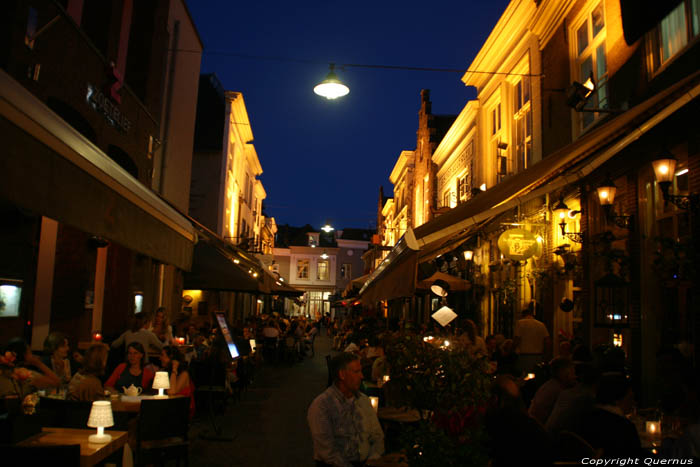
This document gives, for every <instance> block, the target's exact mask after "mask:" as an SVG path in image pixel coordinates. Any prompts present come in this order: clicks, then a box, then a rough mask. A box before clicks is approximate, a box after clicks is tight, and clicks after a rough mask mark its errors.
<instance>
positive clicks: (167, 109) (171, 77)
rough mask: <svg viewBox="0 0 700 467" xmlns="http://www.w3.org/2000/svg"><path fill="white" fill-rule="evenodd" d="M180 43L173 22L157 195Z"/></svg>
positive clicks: (161, 185) (177, 25) (162, 176)
mask: <svg viewBox="0 0 700 467" xmlns="http://www.w3.org/2000/svg"><path fill="white" fill-rule="evenodd" d="M179 43H180V21H175V25H174V27H173V42H172V44H171V47H170V50H171V52H172V54H171V57H170V67H169V69H168V88H167V89H166V92H165V110H164V112H165V115H164V116H163V146H162V147H161V150H160V179H159V180H158V193H160V194H161V196H162V195H163V189H164V187H165V167H166V163H165V156H166V153H167V149H168V141H169V140H170V111H171V104H170V103H171V102H172V98H173V88H174V86H175V85H174V80H175V65H176V64H177V49H178V45H179Z"/></svg>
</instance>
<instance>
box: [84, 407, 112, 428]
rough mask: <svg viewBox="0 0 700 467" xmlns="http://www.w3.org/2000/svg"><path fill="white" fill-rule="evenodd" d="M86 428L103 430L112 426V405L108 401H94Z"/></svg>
mask: <svg viewBox="0 0 700 467" xmlns="http://www.w3.org/2000/svg"><path fill="white" fill-rule="evenodd" d="M87 426H89V427H90V428H100V427H101V428H104V427H108V426H114V417H113V416H112V403H111V402H110V401H95V402H93V403H92V409H90V416H89V417H88V422H87Z"/></svg>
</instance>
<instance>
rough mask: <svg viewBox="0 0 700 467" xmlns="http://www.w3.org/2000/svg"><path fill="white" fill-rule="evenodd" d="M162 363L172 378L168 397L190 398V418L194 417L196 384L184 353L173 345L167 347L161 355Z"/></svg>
mask: <svg viewBox="0 0 700 467" xmlns="http://www.w3.org/2000/svg"><path fill="white" fill-rule="evenodd" d="M160 363H161V366H162V368H163V369H164V370H165V371H167V372H168V376H169V377H170V389H168V390H167V391H168V395H171V396H175V395H177V396H186V397H189V398H190V417H192V416H193V415H194V384H193V383H192V379H191V378H190V373H189V371H188V365H187V362H186V361H185V358H184V356H183V355H182V352H180V349H178V348H177V347H175V346H173V345H166V346H165V347H163V350H162V352H161V354H160Z"/></svg>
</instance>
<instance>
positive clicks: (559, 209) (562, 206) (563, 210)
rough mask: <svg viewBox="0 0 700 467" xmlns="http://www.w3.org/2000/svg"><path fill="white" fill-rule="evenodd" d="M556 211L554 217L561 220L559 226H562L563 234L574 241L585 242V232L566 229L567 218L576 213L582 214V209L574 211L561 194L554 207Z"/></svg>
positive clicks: (553, 209) (553, 210)
mask: <svg viewBox="0 0 700 467" xmlns="http://www.w3.org/2000/svg"><path fill="white" fill-rule="evenodd" d="M552 212H553V213H554V218H555V219H556V220H558V221H559V228H561V235H562V236H563V237H566V238H568V239H569V240H571V241H572V242H576V243H583V232H567V231H566V218H567V217H574V216H575V215H576V214H580V213H581V211H572V210H571V209H569V207H568V206H567V205H566V203H564V197H563V196H560V197H559V201H558V202H557V204H555V205H554V207H553V208H552Z"/></svg>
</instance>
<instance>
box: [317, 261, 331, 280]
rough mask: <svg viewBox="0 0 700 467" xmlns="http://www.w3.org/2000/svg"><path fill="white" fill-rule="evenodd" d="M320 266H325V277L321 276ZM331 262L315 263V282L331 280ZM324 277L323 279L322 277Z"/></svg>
mask: <svg viewBox="0 0 700 467" xmlns="http://www.w3.org/2000/svg"><path fill="white" fill-rule="evenodd" d="M321 265H324V266H325V275H322V274H321ZM330 269H331V262H330V261H329V260H327V259H320V260H318V261H317V262H316V280H319V281H329V280H331V271H330ZM323 276H325V277H323Z"/></svg>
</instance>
